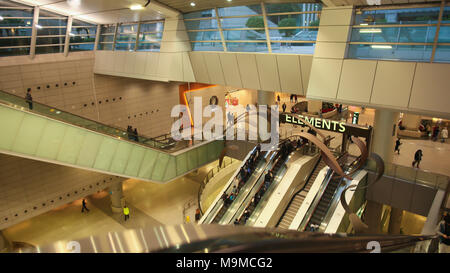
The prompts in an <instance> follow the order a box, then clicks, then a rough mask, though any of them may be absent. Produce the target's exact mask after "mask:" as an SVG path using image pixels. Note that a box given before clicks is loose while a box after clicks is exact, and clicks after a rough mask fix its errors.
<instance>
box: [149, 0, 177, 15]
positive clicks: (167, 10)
mask: <svg viewBox="0 0 450 273" xmlns="http://www.w3.org/2000/svg"><path fill="white" fill-rule="evenodd" d="M147 8H150V9H152V10H154V11H156V12H158V13H160V14H163V15H164V16H166V17H167V18H173V17H178V16H180V15H181V12H180V11H178V10H176V9H174V8H172V7H169V6H167V5H164V4H161V3H160V2H158V1H155V0H151V2H150V5H148V6H147Z"/></svg>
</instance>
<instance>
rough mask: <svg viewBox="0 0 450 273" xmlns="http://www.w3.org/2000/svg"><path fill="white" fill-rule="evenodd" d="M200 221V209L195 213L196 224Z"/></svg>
mask: <svg viewBox="0 0 450 273" xmlns="http://www.w3.org/2000/svg"><path fill="white" fill-rule="evenodd" d="M198 221H200V209H199V208H197V210H196V211H195V222H198Z"/></svg>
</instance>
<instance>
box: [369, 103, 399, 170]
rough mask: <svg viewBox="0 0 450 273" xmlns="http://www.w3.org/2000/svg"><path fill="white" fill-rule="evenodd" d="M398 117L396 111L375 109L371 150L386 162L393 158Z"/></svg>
mask: <svg viewBox="0 0 450 273" xmlns="http://www.w3.org/2000/svg"><path fill="white" fill-rule="evenodd" d="M398 117H399V113H398V112H393V111H389V110H384V109H383V110H378V109H377V110H375V122H374V126H373V138H372V149H371V150H372V152H374V153H376V154H378V155H379V156H381V158H382V159H383V160H384V162H386V163H391V162H392V159H393V158H394V146H395V140H396V135H397V127H398V126H397V121H398Z"/></svg>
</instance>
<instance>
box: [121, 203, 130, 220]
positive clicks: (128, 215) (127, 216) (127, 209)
mask: <svg viewBox="0 0 450 273" xmlns="http://www.w3.org/2000/svg"><path fill="white" fill-rule="evenodd" d="M123 215H124V216H125V221H126V220H128V219H130V209H129V208H128V207H127V205H125V206H123Z"/></svg>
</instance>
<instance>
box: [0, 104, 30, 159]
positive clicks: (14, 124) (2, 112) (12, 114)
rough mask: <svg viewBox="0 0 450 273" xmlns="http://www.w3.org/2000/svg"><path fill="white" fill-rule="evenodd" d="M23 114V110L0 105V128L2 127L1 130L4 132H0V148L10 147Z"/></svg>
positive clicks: (6, 148)
mask: <svg viewBox="0 0 450 273" xmlns="http://www.w3.org/2000/svg"><path fill="white" fill-rule="evenodd" d="M24 115H25V114H24V113H23V112H20V111H17V110H14V109H10V108H6V107H0V117H1V118H0V128H2V129H1V130H2V132H5V133H2V134H0V148H1V149H4V150H9V149H11V146H12V145H13V143H14V140H15V139H16V135H17V132H18V131H19V127H20V124H21V123H22V119H23V117H24ZM6 132H8V133H6Z"/></svg>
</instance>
